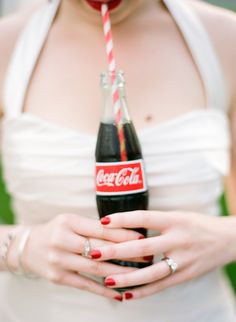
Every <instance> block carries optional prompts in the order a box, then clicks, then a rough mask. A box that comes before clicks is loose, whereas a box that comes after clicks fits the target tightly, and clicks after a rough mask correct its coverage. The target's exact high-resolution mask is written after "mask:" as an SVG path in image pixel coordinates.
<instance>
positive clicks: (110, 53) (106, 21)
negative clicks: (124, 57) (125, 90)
mask: <svg viewBox="0 0 236 322" xmlns="http://www.w3.org/2000/svg"><path fill="white" fill-rule="evenodd" d="M101 14H102V23H103V30H104V35H105V42H106V54H107V60H108V70H109V72H110V74H111V83H112V100H113V107H114V111H115V123H116V126H117V131H118V138H119V142H120V155H121V160H122V161H126V160H127V154H126V147H125V136H124V127H123V124H122V110H121V106H120V93H119V90H118V86H117V82H116V63H115V57H114V50H113V40H112V31H111V21H110V15H109V10H108V6H107V4H105V3H104V4H103V5H102V6H101Z"/></svg>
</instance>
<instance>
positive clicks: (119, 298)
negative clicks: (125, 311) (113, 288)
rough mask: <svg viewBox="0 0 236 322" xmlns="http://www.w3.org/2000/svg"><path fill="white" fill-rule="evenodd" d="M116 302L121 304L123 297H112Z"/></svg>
mask: <svg viewBox="0 0 236 322" xmlns="http://www.w3.org/2000/svg"><path fill="white" fill-rule="evenodd" d="M114 299H115V300H116V301H119V302H122V301H123V296H122V295H117V296H115V297H114Z"/></svg>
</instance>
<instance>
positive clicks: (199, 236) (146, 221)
mask: <svg viewBox="0 0 236 322" xmlns="http://www.w3.org/2000/svg"><path fill="white" fill-rule="evenodd" d="M235 219H236V218H233V224H232V220H230V218H222V217H213V216H204V215H199V214H196V213H187V212H177V211H176V212H157V211H133V212H127V213H117V214H113V215H111V216H107V217H105V219H103V220H102V223H103V224H106V227H109V228H110V229H111V231H112V230H113V229H117V228H121V227H123V228H138V227H144V228H147V229H152V230H157V231H159V232H160V235H159V236H155V237H149V238H146V239H143V240H135V241H127V242H123V243H119V244H115V245H110V246H105V247H101V248H98V249H96V250H95V253H93V252H92V253H91V256H92V257H93V254H96V255H98V254H99V252H100V258H99V260H108V259H114V258H122V259H126V258H130V257H139V256H142V257H144V256H145V257H146V256H151V255H159V256H160V257H164V256H165V257H169V258H171V259H173V260H174V261H175V262H176V263H177V264H178V269H177V271H176V272H175V273H174V274H173V275H171V270H170V267H169V266H168V265H167V263H166V262H165V261H158V262H157V263H154V264H153V265H151V266H149V267H147V268H143V269H140V270H136V271H134V272H129V273H121V274H120V273H118V274H109V275H108V276H107V278H106V285H107V286H110V287H119V288H123V287H124V288H125V287H128V286H136V285H143V284H147V285H145V286H141V287H136V288H134V289H132V291H130V292H126V293H125V298H126V299H131V298H133V299H138V298H142V297H145V296H148V295H151V294H154V293H156V292H160V291H162V290H164V289H166V288H168V287H171V286H174V285H176V284H179V283H183V282H186V281H189V280H191V279H193V278H195V277H198V276H200V275H202V274H204V273H207V272H208V271H211V270H213V269H215V268H216V267H218V266H222V265H224V264H226V263H228V262H230V261H232V260H234V259H235V257H233V256H235V240H236V237H235V236H236V234H235V232H236V221H235ZM232 227H233V229H232ZM233 249H234V251H233ZM233 254H234V255H233ZM97 257H98V256H97Z"/></svg>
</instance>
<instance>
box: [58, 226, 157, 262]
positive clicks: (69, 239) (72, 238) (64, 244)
mask: <svg viewBox="0 0 236 322" xmlns="http://www.w3.org/2000/svg"><path fill="white" fill-rule="evenodd" d="M85 241H86V238H85V237H83V236H80V235H78V234H75V233H73V234H71V233H70V232H65V233H64V234H63V236H60V238H57V239H55V241H54V243H53V246H55V247H57V248H59V249H61V250H66V251H68V252H71V253H74V254H82V253H83V251H84V244H85ZM89 242H90V245H91V249H94V248H97V247H104V245H107V246H108V245H114V243H112V242H109V241H106V240H102V239H94V238H89ZM127 261H130V262H147V261H151V260H150V259H147V260H145V259H143V258H142V257H141V258H140V257H137V258H129V259H127Z"/></svg>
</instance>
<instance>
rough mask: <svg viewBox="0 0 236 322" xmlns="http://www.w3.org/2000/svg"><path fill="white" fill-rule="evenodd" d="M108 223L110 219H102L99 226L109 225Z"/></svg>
mask: <svg viewBox="0 0 236 322" xmlns="http://www.w3.org/2000/svg"><path fill="white" fill-rule="evenodd" d="M110 222H111V219H110V218H109V217H103V218H102V219H101V224H102V225H108V224H110Z"/></svg>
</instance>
